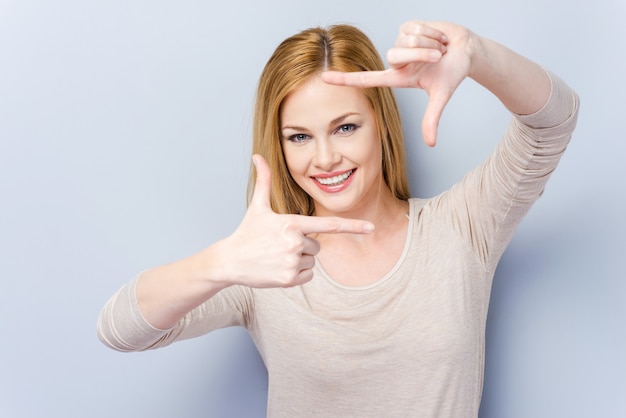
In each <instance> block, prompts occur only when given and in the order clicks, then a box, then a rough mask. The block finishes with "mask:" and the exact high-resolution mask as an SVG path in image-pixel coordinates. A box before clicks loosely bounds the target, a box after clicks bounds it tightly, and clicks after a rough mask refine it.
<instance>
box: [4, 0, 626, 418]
mask: <svg viewBox="0 0 626 418" xmlns="http://www.w3.org/2000/svg"><path fill="white" fill-rule="evenodd" d="M624 4H625V3H624V2H623V1H622V0H600V1H596V2H590V1H589V2H584V1H581V0H555V1H551V2H546V1H545V0H526V1H515V2H513V1H509V2H506V1H496V0H477V1H472V2H470V1H461V0H456V1H416V0H413V1H404V0H403V1H377V2H374V1H363V0H353V1H337V0H318V1H301V2H298V1H289V2H287V1H285V2H280V1H277V0H270V1H264V2H254V1H251V0H250V1H237V0H233V1H226V2H210V1H197V0H196V1H191V0H189V1H178V2H171V1H147V0H144V1H140V0H125V1H120V0H113V1H111V0H109V1H89V2H87V1H79V0H59V1H44V0H39V1H37V0H21V1H17V0H15V1H8V0H0V280H1V287H0V338H2V342H1V344H0V416H2V417H7V418H13V417H29V418H30V417H263V416H264V415H265V405H266V391H267V376H266V372H265V369H264V367H263V364H262V363H261V361H260V359H259V357H258V354H257V352H256V349H255V347H254V345H253V344H252V343H251V341H250V339H249V337H248V335H247V333H246V332H245V331H244V330H243V329H240V328H231V329H224V330H219V331H216V332H215V333H213V334H210V335H207V336H203V337H201V338H198V339H194V340H189V341H184V342H180V343H177V344H174V345H172V346H170V347H167V348H164V349H161V350H156V351H152V352H144V353H132V354H122V353H117V352H115V351H112V350H109V349H108V348H105V347H104V346H103V345H102V344H101V343H100V342H99V341H98V340H97V337H96V333H95V325H96V318H97V316H98V312H99V310H100V308H101V307H102V305H103V304H104V303H105V302H106V300H107V299H108V297H109V296H110V295H111V294H112V293H113V292H114V291H115V290H117V289H118V288H119V287H120V286H121V285H122V284H123V283H125V282H127V281H129V280H131V279H132V278H133V277H134V276H135V275H136V274H137V273H139V272H140V271H141V270H143V269H145V268H148V267H151V266H154V265H158V264H162V263H165V262H169V261H173V260H176V259H179V258H181V257H183V256H185V255H189V254H192V253H194V252H196V251H199V250H200V249H202V248H203V247H204V246H206V245H208V244H210V243H211V242H213V241H215V240H218V239H220V238H223V237H225V236H227V235H228V234H229V233H230V232H232V231H233V229H234V228H235V227H236V226H237V225H238V223H239V221H240V220H241V218H242V216H243V214H244V212H245V187H246V180H247V176H248V169H249V165H250V132H251V125H252V107H253V102H254V91H255V86H256V82H257V79H258V76H259V74H260V72H261V70H262V68H263V65H264V64H265V62H266V60H267V59H268V58H269V56H270V54H271V52H272V51H273V50H274V48H275V47H276V46H277V45H278V43H279V42H280V41H282V40H283V39H284V38H285V37H287V36H289V35H291V34H293V33H295V32H297V31H300V30H302V29H305V28H307V27H310V26H316V25H324V26H325V25H329V24H333V23H353V24H356V25H358V26H359V27H360V28H362V29H363V30H364V31H365V32H366V33H367V34H368V35H369V36H370V37H371V38H372V39H373V41H374V42H375V44H376V45H377V47H378V48H379V50H380V51H381V52H382V53H383V56H384V53H385V52H386V50H387V49H388V48H389V47H390V46H392V44H393V42H394V40H395V37H396V33H397V30H398V26H399V25H400V24H401V23H402V22H403V21H405V20H408V19H421V20H450V21H454V22H457V23H460V24H463V25H465V26H468V27H469V28H471V29H472V30H474V31H476V32H478V33H480V34H482V35H484V36H487V37H490V38H493V39H496V40H498V41H500V42H502V43H504V44H506V45H508V46H510V47H511V48H513V49H515V50H517V51H519V52H521V53H522V54H524V55H526V56H528V57H530V58H532V59H534V60H536V61H538V62H540V63H541V64H543V65H545V66H546V67H547V68H549V69H551V70H553V71H554V72H556V73H557V74H559V75H560V76H561V77H562V78H563V79H564V80H566V81H567V82H568V83H569V84H570V85H571V86H572V87H574V88H575V89H576V90H577V91H578V93H579V94H580V96H581V112H580V118H579V124H578V129H577V130H576V132H575V134H574V138H573V141H572V143H571V145H570V147H569V149H568V151H567V153H566V154H565V156H564V157H563V159H562V162H561V164H560V166H559V167H558V169H557V171H556V172H555V173H554V175H553V177H552V179H551V180H550V182H549V184H548V187H547V189H546V192H545V194H544V196H543V197H542V198H541V199H540V200H539V202H538V203H537V204H536V205H535V207H534V208H533V210H532V211H531V213H530V214H529V216H528V217H527V218H526V219H525V220H524V222H523V223H522V225H521V226H520V228H519V229H518V233H517V235H516V236H515V238H514V240H513V242H512V244H511V245H510V247H509V249H508V250H507V252H506V253H505V255H504V257H503V259H502V262H501V264H500V266H499V269H498V271H497V274H496V278H495V282H494V288H493V293H492V300H491V308H490V313H489V321H488V324H487V358H486V371H485V375H486V376H485V377H486V380H485V387H484V395H483V400H482V408H481V417H482V418H488V417H489V418H494V417H497V418H502V417H505V418H517V417H519V418H522V417H524V418H526V417H535V418H536V417H551V418H553V417H570V418H574V417H604V418H606V417H616V418H617V417H625V416H626V401H625V399H626V396H625V395H626V379H624V376H625V375H626V361H625V357H626V356H625V355H624V354H625V353H626V327H625V325H626V321H625V318H626V303H624V297H625V294H626V285H625V278H626V273H625V267H624V259H625V257H626V238H625V237H626V227H625V222H624V213H626V205H625V203H624V192H625V191H626V185H625V180H626V168H625V167H626V164H624V156H625V155H626V146H625V145H624V137H623V134H622V131H623V128H622V124H623V122H624V112H623V110H624V105H623V102H624V97H625V95H626V88H625V84H626V83H625V82H624V78H623V77H624V75H626V58H625V55H624V51H626V32H625V30H624V21H625V20H626V12H625V10H626V9H625V6H624ZM397 95H398V99H399V101H400V105H401V108H402V115H403V119H404V123H405V132H406V139H407V149H408V158H409V160H410V161H409V163H410V167H411V168H410V177H411V187H412V190H413V193H414V195H417V196H420V197H429V196H433V195H435V194H438V193H439V192H441V191H443V190H445V189H447V188H448V187H450V186H451V185H452V184H453V183H454V182H456V181H458V180H459V179H460V178H461V177H462V176H463V174H464V173H465V172H467V171H468V170H470V169H471V168H472V167H474V166H475V165H477V164H478V163H479V162H480V161H482V159H484V158H485V157H486V156H487V155H488V153H489V152H490V151H491V150H492V149H493V147H494V146H495V144H496V143H497V142H498V140H499V138H500V136H501V134H502V132H503V131H504V129H505V126H506V125H507V123H508V121H509V115H508V114H507V113H506V111H504V110H503V108H502V107H501V105H500V104H499V102H498V101H497V100H496V99H495V98H494V97H493V96H491V95H490V94H489V93H487V92H485V91H483V90H482V89H481V88H479V87H477V86H476V85H475V83H474V82H472V81H470V80H468V81H466V82H465V83H464V84H463V85H462V86H461V88H460V89H459V90H458V92H457V94H456V96H455V97H454V98H453V100H452V101H451V103H450V104H449V106H448V108H447V111H446V113H445V115H444V117H443V119H442V121H441V129H440V132H439V144H438V146H437V147H436V148H435V149H430V148H428V147H426V146H425V145H424V144H423V142H422V137H421V132H420V121H421V116H422V112H423V109H424V106H425V104H426V100H427V97H426V95H425V93H424V92H421V91H417V90H410V91H404V90H403V91H398V92H397Z"/></svg>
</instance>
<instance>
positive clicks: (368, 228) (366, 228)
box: [363, 223, 375, 232]
mask: <svg viewBox="0 0 626 418" xmlns="http://www.w3.org/2000/svg"><path fill="white" fill-rule="evenodd" d="M374 229H375V227H374V224H372V223H366V224H365V225H363V232H373V231H374Z"/></svg>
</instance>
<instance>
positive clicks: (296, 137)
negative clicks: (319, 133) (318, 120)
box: [289, 134, 309, 143]
mask: <svg viewBox="0 0 626 418" xmlns="http://www.w3.org/2000/svg"><path fill="white" fill-rule="evenodd" d="M307 139H309V136H308V135H306V134H295V135H291V136H290V137H289V140H290V141H292V142H296V143H298V142H304V141H306V140H307Z"/></svg>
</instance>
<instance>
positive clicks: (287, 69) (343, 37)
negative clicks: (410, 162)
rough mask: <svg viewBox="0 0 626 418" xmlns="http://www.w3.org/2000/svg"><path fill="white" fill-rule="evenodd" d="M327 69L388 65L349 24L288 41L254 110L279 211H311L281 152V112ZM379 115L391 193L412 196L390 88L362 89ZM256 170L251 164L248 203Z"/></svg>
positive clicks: (257, 147) (256, 137)
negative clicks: (287, 101) (291, 96)
mask: <svg viewBox="0 0 626 418" xmlns="http://www.w3.org/2000/svg"><path fill="white" fill-rule="evenodd" d="M324 70H336V71H346V72H351V71H375V70H384V65H383V62H382V59H381V58H380V55H379V54H378V52H377V51H376V48H375V47H374V45H373V44H372V42H371V41H370V39H369V38H368V37H367V36H366V35H365V34H364V33H363V32H362V31H360V30H359V29H357V28H355V27H354V26H350V25H334V26H330V27H329V28H327V29H324V28H311V29H307V30H304V31H302V32H300V33H298V34H296V35H293V36H291V37H289V38H287V39H285V40H284V41H283V42H282V43H281V44H280V45H279V46H278V48H276V50H275V51H274V53H273V54H272V56H271V57H270V59H269V61H268V62H267V64H266V65H265V68H264V70H263V73H262V74H261V77H260V79H259V84H258V90H257V96H256V106H255V112H254V125H253V144H252V153H253V154H260V155H262V156H263V157H264V158H265V159H266V160H267V162H268V163H269V166H270V167H271V171H272V191H271V198H270V203H271V206H272V209H273V210H274V211H275V212H277V213H294V214H301V215H312V214H313V212H314V204H313V200H312V199H311V197H310V196H309V195H307V194H306V193H305V192H304V190H302V189H301V188H300V186H298V185H297V184H296V182H295V181H294V180H293V178H292V177H291V175H290V174H289V170H288V169H287V164H286V162H285V158H284V155H283V150H282V141H281V129H280V126H281V125H280V110H281V106H282V103H283V101H284V100H285V98H286V97H287V95H289V93H291V92H293V91H294V90H296V89H297V88H298V87H299V86H300V85H301V84H302V83H304V82H305V81H306V80H309V79H310V78H311V77H313V76H315V75H318V74H320V73H321V72H322V71H324ZM363 91H364V93H365V95H366V97H367V99H368V100H369V102H370V104H371V106H372V108H373V109H374V114H375V116H376V120H377V124H378V130H379V132H378V133H379V136H380V138H381V139H382V141H381V146H382V171H383V178H384V180H385V183H386V184H387V186H388V187H389V189H390V190H391V192H392V193H393V195H394V196H395V197H396V198H398V199H402V200H407V199H408V198H409V195H410V192H409V185H408V180H407V174H406V162H405V156H404V139H403V135H402V124H401V121H400V113H399V111H398V106H397V103H396V100H395V97H394V95H393V92H392V90H391V89H390V88H388V87H374V88H367V89H364V90H363ZM255 181H256V172H255V171H254V169H253V168H252V167H251V170H250V178H249V182H248V202H250V199H251V197H252V192H253V190H254V184H255Z"/></svg>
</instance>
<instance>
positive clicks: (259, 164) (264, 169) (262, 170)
mask: <svg viewBox="0 0 626 418" xmlns="http://www.w3.org/2000/svg"><path fill="white" fill-rule="evenodd" d="M252 162H253V163H254V167H255V169H256V182H255V183H254V191H253V192H252V200H251V201H250V207H256V208H267V209H269V208H270V193H271V190H272V171H271V169H270V166H269V164H267V161H265V158H263V157H262V156H260V155H259V154H254V155H253V156H252Z"/></svg>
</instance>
